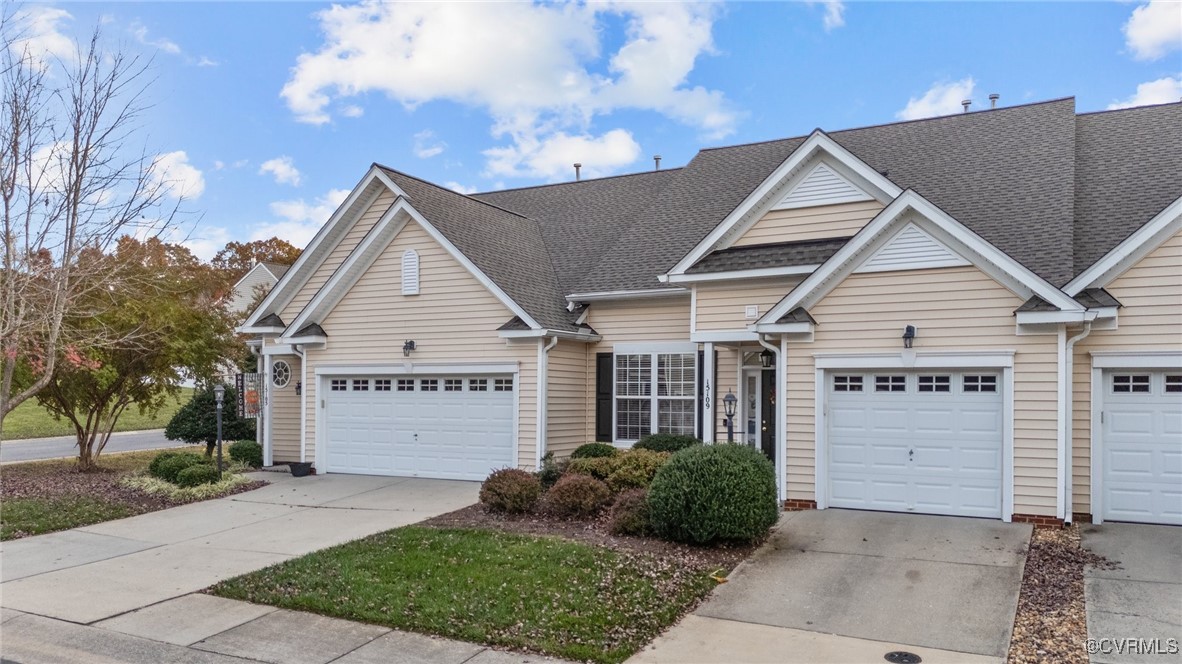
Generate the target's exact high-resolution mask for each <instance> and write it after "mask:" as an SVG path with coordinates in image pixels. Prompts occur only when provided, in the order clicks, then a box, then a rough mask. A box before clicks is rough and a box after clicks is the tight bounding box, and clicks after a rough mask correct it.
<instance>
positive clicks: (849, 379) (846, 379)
mask: <svg viewBox="0 0 1182 664" xmlns="http://www.w3.org/2000/svg"><path fill="white" fill-rule="evenodd" d="M833 391H834V392H861V391H862V377H861V376H834V377H833Z"/></svg>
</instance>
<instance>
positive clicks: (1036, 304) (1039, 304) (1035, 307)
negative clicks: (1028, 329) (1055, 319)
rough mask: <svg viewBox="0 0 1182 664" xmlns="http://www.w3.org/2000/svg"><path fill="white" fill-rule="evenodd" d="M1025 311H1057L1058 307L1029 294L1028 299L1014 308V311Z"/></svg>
mask: <svg viewBox="0 0 1182 664" xmlns="http://www.w3.org/2000/svg"><path fill="white" fill-rule="evenodd" d="M1019 311H1021V312H1027V311H1059V307H1057V306H1055V305H1053V304H1051V303H1050V302H1047V301H1046V300H1044V299H1042V298H1041V297H1039V296H1037V295H1031V296H1030V299H1028V300H1026V301H1025V302H1023V303H1022V306H1020V307H1018V308H1017V309H1014V313H1018V312H1019Z"/></svg>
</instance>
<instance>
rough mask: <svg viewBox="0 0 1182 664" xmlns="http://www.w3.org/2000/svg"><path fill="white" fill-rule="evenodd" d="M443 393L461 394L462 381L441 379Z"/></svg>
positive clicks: (460, 379)
mask: <svg viewBox="0 0 1182 664" xmlns="http://www.w3.org/2000/svg"><path fill="white" fill-rule="evenodd" d="M443 391H444V392H463V391H464V379H463V378H444V379H443Z"/></svg>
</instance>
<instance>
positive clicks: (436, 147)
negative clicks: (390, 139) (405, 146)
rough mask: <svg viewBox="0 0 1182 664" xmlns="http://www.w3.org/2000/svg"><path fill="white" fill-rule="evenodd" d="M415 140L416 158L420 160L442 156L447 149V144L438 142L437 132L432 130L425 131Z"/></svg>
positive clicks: (416, 136)
mask: <svg viewBox="0 0 1182 664" xmlns="http://www.w3.org/2000/svg"><path fill="white" fill-rule="evenodd" d="M414 138H415V146H414V151H415V156H416V157H418V158H419V159H430V158H431V157H434V156H435V155H437V154H441V153H442V152H443V151H444V150H445V149H447V143H444V142H443V141H440V140H437V139H436V138H435V132H433V131H431V130H430V129H424V130H422V131H420V132H418V133H417V134H415V136H414Z"/></svg>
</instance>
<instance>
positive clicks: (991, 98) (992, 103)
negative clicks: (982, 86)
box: [989, 92, 1001, 108]
mask: <svg viewBox="0 0 1182 664" xmlns="http://www.w3.org/2000/svg"><path fill="white" fill-rule="evenodd" d="M998 99H1001V95H999V94H997V93H996V92H994V93H993V94H991V95H989V108H997V100H998Z"/></svg>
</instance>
